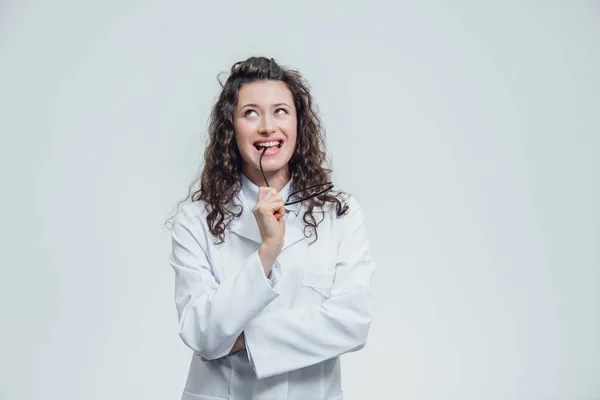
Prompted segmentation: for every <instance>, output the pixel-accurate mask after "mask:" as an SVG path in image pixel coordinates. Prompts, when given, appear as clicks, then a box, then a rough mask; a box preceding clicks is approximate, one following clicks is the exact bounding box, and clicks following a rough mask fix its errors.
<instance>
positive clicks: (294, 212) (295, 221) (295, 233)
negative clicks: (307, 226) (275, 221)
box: [281, 203, 306, 251]
mask: <svg viewBox="0 0 600 400" xmlns="http://www.w3.org/2000/svg"><path fill="white" fill-rule="evenodd" d="M301 209H302V207H300V203H296V204H291V205H289V206H285V210H286V219H285V236H284V237H283V247H282V248H281V251H283V250H285V249H286V248H288V247H290V246H291V245H293V244H294V243H297V242H299V241H300V240H303V239H306V237H305V236H304V222H302V214H300V210H301Z"/></svg>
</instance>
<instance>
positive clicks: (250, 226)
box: [231, 193, 262, 244]
mask: <svg viewBox="0 0 600 400" xmlns="http://www.w3.org/2000/svg"><path fill="white" fill-rule="evenodd" d="M237 199H238V201H239V204H241V205H242V208H243V211H242V214H241V215H240V216H239V217H238V218H235V219H234V220H233V221H232V222H231V225H232V226H231V231H232V232H234V233H235V234H237V235H239V236H242V237H244V238H246V239H249V240H252V241H253V242H256V243H258V244H261V243H262V239H261V237H260V231H259V230H258V225H257V224H256V218H255V217H254V214H253V213H252V210H251V209H250V208H248V205H247V204H246V202H245V201H244V199H243V197H242V195H241V194H240V193H238V194H237Z"/></svg>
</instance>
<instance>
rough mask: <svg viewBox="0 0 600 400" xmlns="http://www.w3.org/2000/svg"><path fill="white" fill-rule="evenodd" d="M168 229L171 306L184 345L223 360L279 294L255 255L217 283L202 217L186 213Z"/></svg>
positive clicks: (179, 214) (209, 357) (183, 212)
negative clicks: (172, 275) (172, 288)
mask: <svg viewBox="0 0 600 400" xmlns="http://www.w3.org/2000/svg"><path fill="white" fill-rule="evenodd" d="M182 210H183V211H182V212H180V213H178V215H177V216H176V218H175V220H174V222H173V228H172V251H171V255H170V257H169V262H170V264H171V266H172V267H173V270H174V271H175V303H176V307H177V313H178V320H179V335H180V337H181V339H182V340H183V342H184V343H185V344H186V345H187V346H188V347H190V348H191V349H192V350H194V351H195V352H196V353H198V354H200V355H201V356H203V357H204V358H206V359H208V360H213V359H217V358H220V357H223V356H226V355H227V354H228V353H229V352H230V350H231V348H232V347H233V345H234V343H235V341H236V339H237V338H238V336H239V335H240V334H241V332H242V331H243V329H244V327H245V326H246V325H247V324H248V322H249V321H250V320H251V319H252V318H254V317H255V316H256V315H257V314H258V313H259V312H260V311H261V310H262V309H263V308H264V307H266V306H267V305H268V304H269V303H270V302H271V301H273V300H274V299H275V298H276V297H277V296H279V292H278V291H277V288H276V286H275V287H274V286H272V284H271V282H270V281H269V280H268V279H267V278H266V277H265V274H264V270H263V267H262V263H261V261H260V258H259V257H258V252H254V253H252V254H251V255H250V256H249V257H248V258H246V259H245V260H244V262H243V265H242V267H241V268H240V269H239V271H238V272H237V274H235V275H232V276H229V277H228V278H226V279H225V280H223V281H221V282H217V280H216V279H215V276H214V274H213V266H212V265H211V263H210V261H209V257H208V256H207V251H206V249H207V248H208V241H209V240H211V239H212V238H211V237H210V232H208V227H207V226H206V223H205V221H204V217H203V215H202V214H199V215H194V214H191V215H190V213H189V211H188V212H186V210H184V209H183V208H182Z"/></svg>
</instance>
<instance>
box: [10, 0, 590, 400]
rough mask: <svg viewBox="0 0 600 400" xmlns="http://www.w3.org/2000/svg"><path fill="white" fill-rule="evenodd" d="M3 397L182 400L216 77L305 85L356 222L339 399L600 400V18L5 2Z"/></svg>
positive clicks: (549, 12)
mask: <svg viewBox="0 0 600 400" xmlns="http://www.w3.org/2000/svg"><path fill="white" fill-rule="evenodd" d="M0 14H1V17H0V113H1V114H0V115H1V118H0V132H2V146H0V147H1V150H0V151H1V154H0V155H1V160H2V168H1V174H2V176H1V178H2V184H3V189H2V196H1V200H0V201H1V203H2V204H1V209H2V225H1V228H0V229H1V231H0V232H1V235H2V236H1V246H2V251H1V255H2V266H1V276H0V296H1V297H0V321H1V324H2V325H1V327H2V329H1V330H0V399H5V400H13V399H14V400H17V399H18V400H35V399H44V400H46V399H56V400H70V399H78V400H79V399H157V400H158V399H160V400H164V399H176V398H179V397H180V394H181V390H182V387H183V384H184V382H185V378H186V375H187V368H188V363H189V358H190V351H189V350H188V349H187V348H186V347H185V346H184V345H183V343H182V342H181V341H180V339H179V337H178V336H177V323H176V311H175V306H174V300H173V273H172V270H171V269H170V267H169V265H168V262H167V256H168V252H169V251H170V237H169V233H168V232H166V231H164V230H163V227H162V223H163V222H164V221H165V219H166V218H167V217H168V216H169V215H170V214H169V213H170V211H171V210H172V209H173V207H174V206H175V205H176V203H177V201H179V200H180V199H181V198H182V197H183V196H185V194H186V190H187V187H188V184H189V183H190V182H191V181H192V180H193V178H194V176H195V174H196V173H197V171H198V168H199V166H200V163H201V156H202V149H203V146H204V140H205V132H206V123H207V118H208V113H209V110H210V107H211V105H212V102H213V101H214V99H215V98H216V96H217V93H218V85H217V81H216V75H217V74H218V73H219V72H222V71H227V70H228V69H229V67H230V66H231V64H232V63H233V62H235V61H238V60H241V59H244V58H246V57H247V56H250V55H267V56H272V57H275V58H276V59H277V60H278V61H280V62H281V63H283V64H286V65H290V66H293V67H295V68H298V69H299V70H300V71H301V72H302V73H303V74H304V75H305V76H306V78H307V79H308V80H309V82H310V83H311V85H312V87H313V91H314V95H315V97H316V99H317V101H318V105H319V106H320V109H321V111H322V114H323V118H324V121H325V125H326V128H327V133H328V136H327V142H328V152H329V154H330V156H331V159H332V161H333V168H334V171H335V173H334V179H335V183H336V184H337V186H338V187H339V188H342V189H344V190H346V191H348V192H352V193H354V194H355V195H356V197H357V198H358V199H359V201H360V202H361V203H362V205H363V207H364V210H365V213H366V215H367V222H368V228H369V233H370V239H371V242H372V249H373V254H374V256H375V258H376V260H377V264H378V269H377V274H376V276H375V281H374V288H375V295H376V308H375V318H374V323H373V325H372V331H371V335H370V340H369V343H368V345H367V347H365V348H364V349H363V350H362V351H360V352H358V353H355V354H352V355H348V356H344V358H343V362H344V366H343V380H344V388H345V391H346V394H347V399H349V400H352V399H354V400H356V399H361V400H362V399H373V398H385V399H417V400H421V399H444V400H446V399H457V400H458V399H461V400H465V399H473V400H475V399H477V400H481V399H490V400H494V399H498V400H505V399H523V400H525V399H527V400H528V399H532V400H539V399H565V400H566V399H568V400H575V399H600V290H599V289H600V288H599V286H600V285H599V283H600V282H599V280H600V277H599V269H600V252H599V248H600V246H599V245H600V188H599V186H600V161H598V157H597V153H598V150H599V146H600V140H599V132H600V112H599V108H600V77H599V74H598V71H600V4H599V3H598V2H597V1H583V2H582V1H572V2H559V1H544V2H542V1H539V2H533V1H526V2H522V1H502V2H501V1H495V2H490V1H488V2H474V1H473V2H466V1H453V2H448V1H441V0H440V1H429V2H417V1H413V2H392V1H389V2H381V1H379V2H373V1H369V2H367V1H360V2H358V1H356V2H347V1H344V2H342V1H336V2H331V1H329V2H316V1H315V2H306V1H305V2H281V1H279V2H275V1H273V2H267V1H251V2H247V1H244V2H243V1H231V2H217V1H213V2H201V1H197V2H191V1H182V2H170V3H167V2H158V1H135V0H128V1H104V2H81V1H74V0H73V1H66V0H57V1H52V2H42V1H16V0H13V1H10V0H9V1H6V0H5V1H3V2H0Z"/></svg>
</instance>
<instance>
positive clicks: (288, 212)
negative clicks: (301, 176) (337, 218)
mask: <svg viewBox="0 0 600 400" xmlns="http://www.w3.org/2000/svg"><path fill="white" fill-rule="evenodd" d="M241 182H242V189H241V190H240V191H239V192H238V193H237V194H236V197H237V200H238V202H239V204H241V206H242V208H243V210H242V214H241V215H240V216H239V218H236V219H235V220H234V221H232V223H231V225H232V226H231V231H232V232H234V233H236V234H238V235H240V236H243V237H245V238H247V239H250V240H252V241H254V242H256V243H259V244H260V243H262V240H261V237H260V232H259V230H258V225H257V223H256V218H255V217H254V213H253V212H252V208H253V207H254V205H255V204H256V199H257V198H258V186H256V185H255V184H254V183H253V182H252V181H251V180H250V179H248V178H247V177H246V176H244V175H243V174H242V175H241ZM292 187H293V180H292V179H290V181H289V182H288V183H287V184H286V185H285V186H284V187H283V189H281V191H280V192H279V194H280V195H281V196H282V197H283V200H284V201H285V200H287V197H288V196H289V194H290V193H291V192H292ZM301 205H302V203H295V204H291V205H286V206H285V217H284V218H285V236H284V240H283V247H282V249H281V251H283V250H284V249H285V248H287V247H288V246H291V245H292V244H294V243H296V242H298V241H300V240H302V239H304V238H305V236H304V223H303V222H302V218H300V216H299V214H300V210H301V208H302V206H301Z"/></svg>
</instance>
